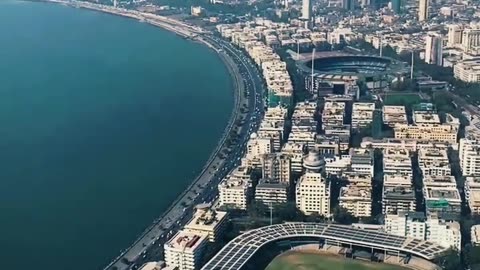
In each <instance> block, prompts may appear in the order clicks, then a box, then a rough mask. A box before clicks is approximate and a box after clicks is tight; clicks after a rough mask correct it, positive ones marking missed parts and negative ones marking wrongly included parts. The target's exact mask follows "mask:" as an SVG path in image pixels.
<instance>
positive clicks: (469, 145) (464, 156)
mask: <svg viewBox="0 0 480 270" xmlns="http://www.w3.org/2000/svg"><path fill="white" fill-rule="evenodd" d="M458 149H459V153H458V155H459V158H460V167H461V168H462V173H463V175H480V140H477V139H476V138H475V137H473V136H467V138H462V139H460V143H459V147H458Z"/></svg>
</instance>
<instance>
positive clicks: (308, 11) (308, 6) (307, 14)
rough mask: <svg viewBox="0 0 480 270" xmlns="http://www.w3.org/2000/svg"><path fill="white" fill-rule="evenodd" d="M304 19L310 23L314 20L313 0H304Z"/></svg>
mask: <svg viewBox="0 0 480 270" xmlns="http://www.w3.org/2000/svg"><path fill="white" fill-rule="evenodd" d="M302 19H304V20H306V21H308V22H310V20H311V19H312V0H303V2H302Z"/></svg>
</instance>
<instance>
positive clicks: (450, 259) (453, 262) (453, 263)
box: [435, 248, 463, 270]
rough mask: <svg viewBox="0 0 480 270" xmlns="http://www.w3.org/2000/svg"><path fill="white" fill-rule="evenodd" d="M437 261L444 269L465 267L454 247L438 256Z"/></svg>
mask: <svg viewBox="0 0 480 270" xmlns="http://www.w3.org/2000/svg"><path fill="white" fill-rule="evenodd" d="M435 262H436V263H437V264H438V265H440V267H442V269H444V270H459V269H463V267H462V262H461V260H460V254H459V252H458V251H457V250H455V249H452V248H451V249H449V250H447V251H446V252H445V253H444V255H443V256H441V257H440V258H438V259H437V260H436V261H435Z"/></svg>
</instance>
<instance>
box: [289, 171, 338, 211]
mask: <svg viewBox="0 0 480 270" xmlns="http://www.w3.org/2000/svg"><path fill="white" fill-rule="evenodd" d="M295 195H296V205H297V208H298V209H299V210H300V211H302V212H303V213H304V214H306V215H311V214H318V215H321V216H325V217H328V216H330V181H328V180H327V179H325V178H324V177H322V175H321V174H320V173H314V172H307V173H305V174H304V175H302V177H300V180H298V183H297V186H296V191H295Z"/></svg>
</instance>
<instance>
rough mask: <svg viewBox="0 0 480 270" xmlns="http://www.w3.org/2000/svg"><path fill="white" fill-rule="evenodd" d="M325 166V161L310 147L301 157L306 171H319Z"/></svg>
mask: <svg viewBox="0 0 480 270" xmlns="http://www.w3.org/2000/svg"><path fill="white" fill-rule="evenodd" d="M324 166H325V161H324V160H323V158H322V157H321V156H320V153H318V151H317V150H315V149H310V150H309V151H308V154H307V155H306V156H305V157H304V158H303V167H304V168H305V169H306V171H307V172H321V171H322V170H323V168H324Z"/></svg>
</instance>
